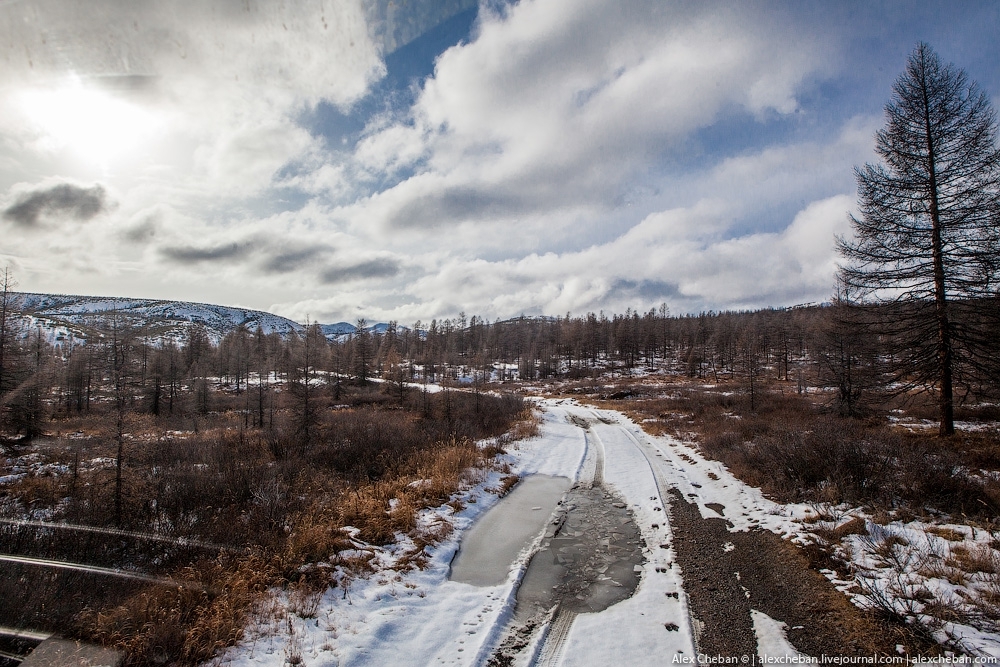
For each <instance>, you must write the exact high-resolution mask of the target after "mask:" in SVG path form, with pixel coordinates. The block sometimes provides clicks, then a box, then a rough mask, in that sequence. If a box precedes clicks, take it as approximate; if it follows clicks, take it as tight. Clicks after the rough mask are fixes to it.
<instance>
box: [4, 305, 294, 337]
mask: <svg viewBox="0 0 1000 667" xmlns="http://www.w3.org/2000/svg"><path fill="white" fill-rule="evenodd" d="M13 305H14V310H15V311H17V312H20V314H21V315H22V316H23V317H24V318H25V319H26V320H27V323H28V324H29V328H30V330H34V329H36V328H37V327H41V328H42V330H43V331H44V332H45V334H46V335H47V336H48V338H49V339H50V340H51V341H53V342H64V341H67V340H69V339H70V338H71V337H72V338H75V339H81V338H82V339H86V338H87V337H88V335H89V334H90V333H91V332H93V330H94V328H95V327H97V326H100V325H101V324H102V323H103V322H105V321H107V319H108V318H109V317H110V316H111V314H112V313H113V312H114V311H117V313H118V314H119V315H120V316H122V317H124V319H125V321H126V322H127V323H128V324H129V325H131V326H134V327H137V328H140V329H143V330H144V331H145V332H147V335H148V336H150V337H151V338H154V339H174V340H177V341H178V342H180V341H181V340H183V339H184V338H185V337H186V335H187V332H188V330H189V329H190V328H191V327H192V326H193V325H195V324H202V325H204V327H205V331H206V333H207V334H208V337H209V338H210V339H211V340H212V341H213V342H215V343H218V342H219V341H220V340H222V338H223V337H224V336H225V335H226V334H227V333H229V332H230V331H232V330H233V329H235V328H236V327H238V326H239V325H241V324H242V325H244V326H245V327H246V328H247V329H248V330H250V331H251V332H254V331H256V330H257V327H260V328H261V329H263V331H264V333H278V334H281V335H288V334H289V333H291V332H293V331H295V332H300V331H302V329H303V327H302V325H301V324H299V323H298V322H293V321H292V320H289V319H288V318H285V317H280V316H278V315H274V314H272V313H266V312H263V311H260V310H250V309H248V308H232V307H229V306H216V305H212V304H207V303H190V302H187V301H161V300H158V299H127V298H113V297H95V296H74V295H67V294H34V293H16V294H14V300H13Z"/></svg>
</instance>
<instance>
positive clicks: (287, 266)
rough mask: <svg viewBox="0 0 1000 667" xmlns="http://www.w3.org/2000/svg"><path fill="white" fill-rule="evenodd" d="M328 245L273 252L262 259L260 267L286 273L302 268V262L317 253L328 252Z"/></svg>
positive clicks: (269, 270)
mask: <svg viewBox="0 0 1000 667" xmlns="http://www.w3.org/2000/svg"><path fill="white" fill-rule="evenodd" d="M329 251H330V248H329V247H328V246H322V245H320V246H310V247H308V248H299V249H295V250H284V251H282V252H278V253H275V254H273V255H271V256H270V257H269V258H267V260H266V261H264V263H263V265H262V266H261V268H262V269H263V270H264V271H266V272H267V273H288V272H289V271H295V270H297V269H301V268H302V264H303V263H305V262H308V261H309V260H311V259H313V258H314V257H316V256H317V255H320V254H323V253H326V252H329Z"/></svg>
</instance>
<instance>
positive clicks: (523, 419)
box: [510, 408, 542, 440]
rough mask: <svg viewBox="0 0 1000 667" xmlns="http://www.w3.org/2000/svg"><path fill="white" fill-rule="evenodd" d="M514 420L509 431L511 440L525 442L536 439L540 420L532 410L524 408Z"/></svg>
mask: <svg viewBox="0 0 1000 667" xmlns="http://www.w3.org/2000/svg"><path fill="white" fill-rule="evenodd" d="M516 419H517V421H515V422H514V428H513V429H511V431H510V437H511V440H527V439H528V438H536V437H538V433H539V430H538V429H539V427H540V426H541V423H542V420H541V418H540V417H539V416H538V414H537V413H536V412H535V411H534V410H532V409H530V408H526V409H524V410H522V411H521V412H520V413H519V414H518V415H517V417H516Z"/></svg>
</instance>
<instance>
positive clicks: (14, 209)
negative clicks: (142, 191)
mask: <svg viewBox="0 0 1000 667" xmlns="http://www.w3.org/2000/svg"><path fill="white" fill-rule="evenodd" d="M109 206H110V202H109V201H108V193H107V191H106V190H105V189H104V186H102V185H94V186H93V187H90V188H82V187H80V186H78V185H72V184H70V183H60V184H58V185H53V186H50V187H47V188H41V189H38V190H34V191H32V192H26V193H22V194H21V195H19V196H18V198H17V201H15V202H14V203H13V204H11V205H10V206H9V207H7V208H6V209H4V212H3V217H4V218H6V219H7V220H10V221H12V222H14V223H17V224H19V225H22V226H24V227H34V226H36V225H38V223H39V221H40V220H41V219H42V218H43V217H46V216H58V217H64V218H72V219H74V220H80V221H85V220H90V219H91V218H93V217H95V216H97V215H98V214H100V213H103V212H104V211H107V210H108V208H109Z"/></svg>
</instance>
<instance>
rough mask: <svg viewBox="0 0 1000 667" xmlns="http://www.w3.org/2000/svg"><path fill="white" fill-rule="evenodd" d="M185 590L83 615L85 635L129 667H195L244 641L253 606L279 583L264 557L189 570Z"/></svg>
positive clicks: (151, 592) (154, 591)
mask: <svg viewBox="0 0 1000 667" xmlns="http://www.w3.org/2000/svg"><path fill="white" fill-rule="evenodd" d="M182 577H183V581H184V583H185V584H187V585H184V586H178V587H163V586H156V587H150V588H149V589H147V590H146V591H144V592H143V593H141V594H139V595H136V596H133V597H131V598H130V599H128V600H127V601H126V602H124V603H122V604H121V605H119V606H118V607H115V608H113V609H109V610H92V609H86V610H84V611H83V612H82V613H81V614H80V616H79V618H78V624H79V626H80V628H81V634H83V636H85V637H88V638H90V639H91V640H94V641H97V642H99V643H101V644H103V645H105V646H114V647H115V648H117V649H119V650H121V651H122V652H123V653H124V654H125V665H126V666H128V665H144V664H162V663H164V662H167V661H169V662H171V663H172V664H178V665H196V664H198V663H199V662H202V661H204V660H207V659H208V658H211V657H212V656H213V655H214V654H215V653H216V651H218V650H219V649H221V648H224V647H226V646H231V645H232V644H234V643H236V642H237V641H239V639H240V638H241V637H242V636H243V628H244V627H245V625H246V621H247V618H248V615H249V614H251V613H252V611H253V604H254V602H255V601H257V600H260V599H261V597H262V595H263V594H264V592H265V591H266V590H267V589H268V588H269V587H271V586H273V585H275V584H276V583H277V582H278V580H279V577H278V572H277V568H275V567H274V565H273V564H272V563H270V562H268V561H266V560H264V559H263V558H261V557H260V556H249V557H244V558H239V559H230V558H228V557H221V556H220V557H219V558H218V559H215V560H212V561H203V562H201V563H199V564H198V565H196V566H193V567H190V568H186V569H185V571H184V572H183V573H182Z"/></svg>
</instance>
